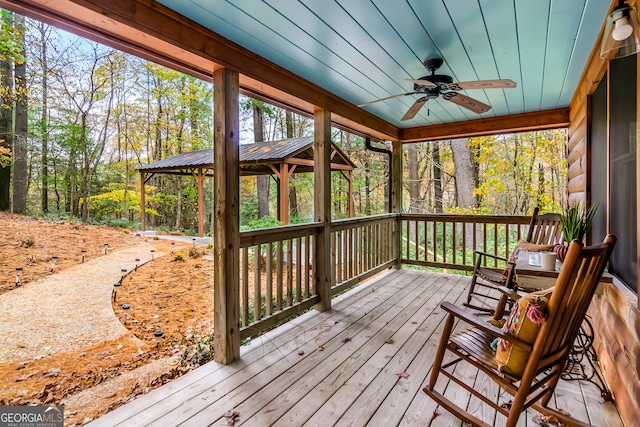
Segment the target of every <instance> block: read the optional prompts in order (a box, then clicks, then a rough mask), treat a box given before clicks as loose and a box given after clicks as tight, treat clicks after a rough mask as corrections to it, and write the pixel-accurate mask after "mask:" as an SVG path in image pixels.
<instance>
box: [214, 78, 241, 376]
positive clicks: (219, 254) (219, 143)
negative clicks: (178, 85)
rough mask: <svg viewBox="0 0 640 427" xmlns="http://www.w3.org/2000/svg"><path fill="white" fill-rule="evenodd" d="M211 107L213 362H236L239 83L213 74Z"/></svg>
mask: <svg viewBox="0 0 640 427" xmlns="http://www.w3.org/2000/svg"><path fill="white" fill-rule="evenodd" d="M213 88H214V90H213V107H214V115H213V118H214V129H215V135H214V143H213V147H214V148H213V151H214V156H213V158H214V159H215V162H214V168H213V170H214V179H215V183H214V185H215V190H214V205H215V209H214V212H215V217H214V227H213V231H214V239H213V242H214V260H213V266H214V274H213V281H214V286H213V288H214V296H213V306H214V344H215V354H214V359H215V361H216V362H219V363H223V364H225V365H227V364H229V363H231V362H233V361H234V360H236V359H238V358H239V357H240V331H239V324H240V319H239V314H240V286H239V285H240V259H239V257H240V253H239V251H240V220H239V218H240V212H239V205H238V201H239V198H240V184H239V158H240V146H239V136H240V126H239V114H240V113H239V111H240V110H239V93H240V91H239V77H238V73H237V72H236V71H231V70H229V69H224V68H223V69H220V70H216V71H214V73H213Z"/></svg>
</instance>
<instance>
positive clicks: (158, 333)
mask: <svg viewBox="0 0 640 427" xmlns="http://www.w3.org/2000/svg"><path fill="white" fill-rule="evenodd" d="M153 335H154V336H156V337H161V336H162V335H163V332H162V331H161V330H160V329H158V330H157V331H155V332H154V333H153Z"/></svg>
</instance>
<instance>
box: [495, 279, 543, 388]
mask: <svg viewBox="0 0 640 427" xmlns="http://www.w3.org/2000/svg"><path fill="white" fill-rule="evenodd" d="M552 291H553V288H549V289H545V290H543V291H538V292H531V293H529V294H527V295H525V296H523V297H522V298H520V299H518V301H516V303H515V304H514V306H513V308H512V309H511V313H510V314H509V317H508V318H507V321H506V322H505V324H504V326H503V327H502V330H503V331H505V332H508V333H510V334H512V335H515V336H516V337H518V338H520V339H521V340H523V341H524V342H526V343H528V344H533V343H534V341H535V340H536V337H537V336H538V331H539V330H540V326H542V324H543V323H544V321H545V319H546V318H547V313H548V309H549V299H550V297H551V292H552ZM530 353H531V352H530V351H529V350H527V349H525V348H523V347H521V346H519V345H517V344H515V343H512V342H509V341H506V340H503V339H498V342H497V349H496V362H498V370H499V371H500V372H504V373H507V374H510V375H513V376H516V377H519V376H521V375H522V373H523V372H524V368H525V365H526V364H527V360H528V358H529V354H530Z"/></svg>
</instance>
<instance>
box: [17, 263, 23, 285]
mask: <svg viewBox="0 0 640 427" xmlns="http://www.w3.org/2000/svg"><path fill="white" fill-rule="evenodd" d="M20 276H22V267H17V268H16V287H18V286H20Z"/></svg>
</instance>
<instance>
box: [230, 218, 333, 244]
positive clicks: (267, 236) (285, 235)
mask: <svg viewBox="0 0 640 427" xmlns="http://www.w3.org/2000/svg"><path fill="white" fill-rule="evenodd" d="M321 226H322V224H321V223H319V222H311V223H308V224H296V225H285V226H282V227H273V228H260V229H258V230H248V231H241V232H240V247H241V248H246V247H248V246H254V245H259V244H262V243H269V242H277V241H280V240H286V239H294V238H296V237H303V236H308V235H315V234H318V233H319V231H320V227H321Z"/></svg>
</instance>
